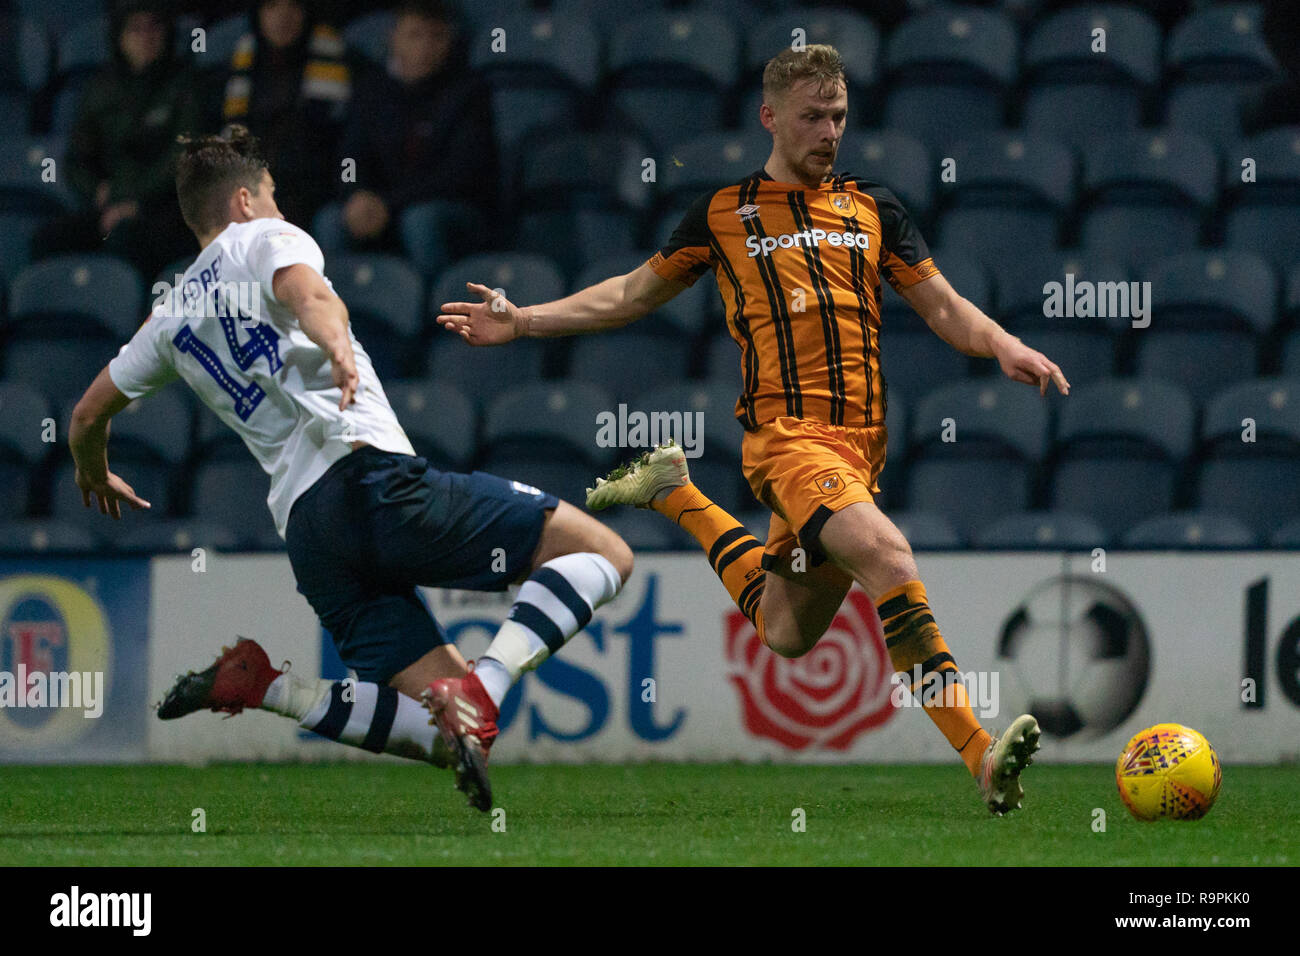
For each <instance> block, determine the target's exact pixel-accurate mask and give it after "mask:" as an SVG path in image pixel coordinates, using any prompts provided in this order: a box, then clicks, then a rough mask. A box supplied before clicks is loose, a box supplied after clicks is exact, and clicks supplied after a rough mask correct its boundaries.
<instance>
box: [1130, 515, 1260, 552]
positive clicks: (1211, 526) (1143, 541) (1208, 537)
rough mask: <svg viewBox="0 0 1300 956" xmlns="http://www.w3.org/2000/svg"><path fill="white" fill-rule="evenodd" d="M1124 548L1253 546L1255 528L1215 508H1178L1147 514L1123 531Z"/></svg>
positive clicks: (1175, 548) (1254, 542)
mask: <svg viewBox="0 0 1300 956" xmlns="http://www.w3.org/2000/svg"><path fill="white" fill-rule="evenodd" d="M1120 543H1121V544H1122V545H1123V546H1124V547H1126V548H1142V549H1148V550H1153V551H1154V550H1165V549H1171V550H1177V549H1186V548H1254V547H1256V546H1258V544H1259V540H1258V538H1257V537H1256V535H1255V532H1254V531H1252V530H1251V529H1250V528H1248V527H1247V526H1246V525H1244V524H1242V523H1241V522H1240V521H1238V520H1237V519H1236V518H1234V517H1232V516H1231V515H1227V514H1222V513H1220V512H1215V511H1179V512H1175V513H1173V514H1167V515H1159V516H1157V517H1154V518H1148V519H1147V520H1146V521H1143V522H1141V523H1139V524H1137V525H1135V526H1134V527H1133V528H1131V529H1129V531H1128V532H1126V533H1125V535H1124V537H1123V538H1122V539H1121V542H1120Z"/></svg>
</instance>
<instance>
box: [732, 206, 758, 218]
mask: <svg viewBox="0 0 1300 956" xmlns="http://www.w3.org/2000/svg"><path fill="white" fill-rule="evenodd" d="M736 215H737V216H739V217H740V221H741V222H745V221H746V220H747V219H753V218H754V217H755V216H757V215H758V204H757V203H752V202H748V203H745V205H743V206H741V207H740V208H739V209H737V210H736Z"/></svg>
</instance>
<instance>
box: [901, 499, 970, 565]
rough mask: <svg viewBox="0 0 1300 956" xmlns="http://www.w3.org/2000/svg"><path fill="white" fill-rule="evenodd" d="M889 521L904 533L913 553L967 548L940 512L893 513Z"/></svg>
mask: <svg viewBox="0 0 1300 956" xmlns="http://www.w3.org/2000/svg"><path fill="white" fill-rule="evenodd" d="M882 487H883V486H882ZM889 520H890V521H892V522H894V525H895V527H897V528H898V530H899V531H901V532H902V533H903V537H904V538H906V539H907V543H908V544H910V545H911V546H912V550H913V551H957V550H960V549H961V548H963V547H965V542H964V540H963V539H962V536H961V534H960V533H959V532H958V531H957V529H956V527H954V525H953V523H952V522H951V521H949V520H948V519H947V518H945V517H944V516H943V515H942V514H940V513H939V512H936V511H893V512H890V514H889Z"/></svg>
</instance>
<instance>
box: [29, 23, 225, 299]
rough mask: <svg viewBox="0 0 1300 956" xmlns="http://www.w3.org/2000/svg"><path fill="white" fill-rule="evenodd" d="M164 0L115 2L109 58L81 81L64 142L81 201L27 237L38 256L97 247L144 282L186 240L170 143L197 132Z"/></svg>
mask: <svg viewBox="0 0 1300 956" xmlns="http://www.w3.org/2000/svg"><path fill="white" fill-rule="evenodd" d="M173 28H174V24H173V22H172V19H171V17H170V14H169V13H168V12H167V3H166V0H122V2H119V3H117V4H116V5H115V6H114V8H113V13H112V16H111V18H110V21H109V30H110V47H111V49H112V59H111V61H110V62H109V64H108V65H107V66H106V67H105V68H104V69H103V70H102V71H101V72H100V73H98V74H97V75H96V76H94V77H93V78H91V80H90V81H89V82H88V83H87V86H86V90H85V94H84V96H83V97H82V99H81V102H80V104H79V106H78V110H77V115H76V119H75V121H74V123H73V126H72V131H71V134H70V136H69V139H68V147H67V153H66V157H65V160H64V166H65V169H66V171H67V182H68V184H69V186H71V188H72V190H73V191H74V192H75V193H76V194H77V195H78V197H79V198H80V199H81V200H82V203H83V208H82V210H81V211H80V212H78V213H77V214H75V215H73V216H70V217H67V218H63V219H59V220H56V221H54V222H52V223H50V224H48V225H47V226H45V227H44V228H43V229H41V230H40V231H39V232H38V233H37V235H36V237H35V238H34V240H33V250H34V252H35V253H36V255H37V257H40V256H44V255H50V254H53V253H56V252H85V251H96V250H99V251H104V252H109V253H112V254H114V255H120V256H122V257H123V258H125V259H128V260H130V261H131V262H133V263H134V264H135V265H136V267H137V268H139V269H140V270H141V271H142V272H143V273H144V274H145V275H146V276H149V277H152V276H153V275H154V274H155V273H156V272H157V271H158V270H159V269H161V268H162V267H163V266H165V265H166V264H167V263H169V262H171V261H172V260H173V259H175V258H177V257H178V256H180V255H183V254H184V253H185V251H186V250H188V249H189V247H190V246H191V245H192V243H193V239H192V237H190V236H189V235H188V233H187V230H186V229H185V224H184V222H182V221H181V218H180V213H179V211H178V209H177V206H176V187H175V167H174V165H173V163H174V160H175V156H176V152H177V147H176V137H177V135H178V134H180V133H186V132H190V131H192V130H194V129H196V128H197V127H198V125H199V119H200V105H199V101H198V97H197V96H195V95H194V93H193V92H192V91H193V88H194V79H193V77H192V75H191V73H190V71H189V69H188V68H187V67H186V66H185V65H184V64H183V63H182V62H181V61H179V60H178V59H177V58H176V57H175V56H174V55H173V42H172V41H173Z"/></svg>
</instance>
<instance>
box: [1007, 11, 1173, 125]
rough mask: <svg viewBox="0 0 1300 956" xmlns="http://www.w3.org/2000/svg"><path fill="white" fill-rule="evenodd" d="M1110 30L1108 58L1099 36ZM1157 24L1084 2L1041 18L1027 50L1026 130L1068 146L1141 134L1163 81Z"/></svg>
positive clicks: (1137, 15) (1146, 17) (1141, 14)
mask: <svg viewBox="0 0 1300 956" xmlns="http://www.w3.org/2000/svg"><path fill="white" fill-rule="evenodd" d="M1098 29H1101V30H1104V31H1105V43H1106V49H1105V54H1104V55H1102V54H1101V53H1099V52H1095V51H1094V46H1095V44H1096V42H1097V41H1096V39H1095V33H1094V31H1096V30H1098ZM1160 42H1161V36H1160V26H1159V24H1157V23H1156V22H1155V20H1153V19H1152V18H1151V17H1150V16H1149V15H1148V14H1146V13H1144V12H1142V11H1141V10H1136V9H1133V8H1131V7H1126V6H1121V5H1119V4H1087V5H1082V6H1076V7H1074V8H1072V9H1069V10H1064V11H1061V12H1059V13H1056V14H1053V15H1051V16H1048V17H1045V18H1042V19H1040V20H1038V22H1037V23H1036V25H1035V27H1034V29H1033V32H1032V33H1031V34H1030V35H1029V38H1028V40H1027V42H1026V44H1025V56H1024V77H1025V81H1026V83H1027V85H1028V92H1027V96H1026V98H1025V105H1024V113H1023V117H1022V119H1023V125H1024V127H1025V128H1026V129H1027V130H1028V131H1029V132H1031V133H1035V134H1038V135H1042V136H1049V137H1051V138H1053V139H1057V140H1061V141H1063V142H1065V143H1068V144H1069V145H1071V146H1076V147H1078V146H1083V145H1085V144H1086V143H1088V142H1089V141H1091V140H1093V139H1094V138H1096V137H1098V136H1105V135H1109V134H1113V133H1115V132H1116V131H1118V130H1132V129H1136V128H1137V126H1138V124H1139V122H1140V120H1141V112H1142V100H1143V95H1144V93H1145V91H1146V90H1147V89H1148V88H1150V87H1151V86H1153V85H1154V84H1155V83H1156V81H1157V79H1158V78H1159V68H1160V67H1159V63H1160Z"/></svg>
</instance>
